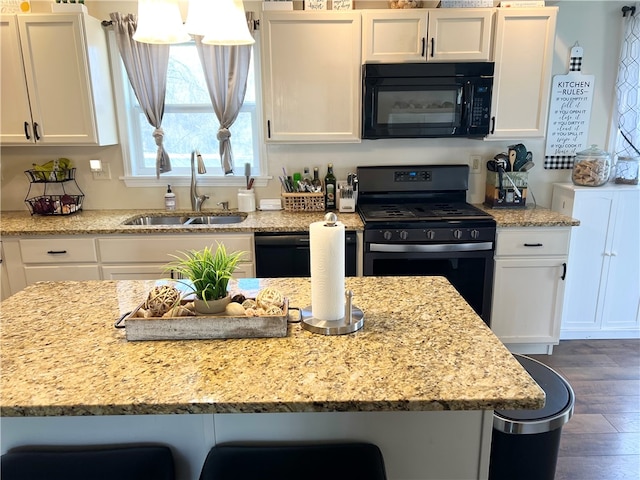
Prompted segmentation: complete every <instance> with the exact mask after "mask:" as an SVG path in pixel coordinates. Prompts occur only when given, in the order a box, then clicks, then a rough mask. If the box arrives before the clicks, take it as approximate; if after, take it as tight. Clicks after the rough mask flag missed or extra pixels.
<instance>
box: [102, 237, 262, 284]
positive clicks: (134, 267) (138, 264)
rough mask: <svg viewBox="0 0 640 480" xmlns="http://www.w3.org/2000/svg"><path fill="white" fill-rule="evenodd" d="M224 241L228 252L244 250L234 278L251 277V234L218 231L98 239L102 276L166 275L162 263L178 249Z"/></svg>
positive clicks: (145, 277)
mask: <svg viewBox="0 0 640 480" xmlns="http://www.w3.org/2000/svg"><path fill="white" fill-rule="evenodd" d="M216 242H218V243H220V244H223V245H224V246H225V248H226V250H227V251H228V252H235V251H244V252H246V253H245V255H244V256H243V257H242V262H240V263H239V264H238V268H237V269H236V272H235V274H234V276H235V277H237V278H242V277H254V276H255V263H254V260H253V251H254V247H253V234H238V233H220V234H215V235H184V234H177V235H153V236H150V235H145V236H138V235H126V236H114V237H102V238H99V239H98V248H99V250H100V260H101V270H102V277H103V278H104V279H105V280H154V279H160V278H169V277H170V276H171V272H170V271H167V270H165V265H166V264H167V263H169V262H171V261H172V260H175V259H174V258H173V257H172V256H171V255H177V256H180V253H179V252H186V251H188V250H202V249H203V248H204V247H212V248H214V249H215V248H216Z"/></svg>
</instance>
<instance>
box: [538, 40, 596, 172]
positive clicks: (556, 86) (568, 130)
mask: <svg viewBox="0 0 640 480" xmlns="http://www.w3.org/2000/svg"><path fill="white" fill-rule="evenodd" d="M581 66H582V47H580V46H577V45H576V46H574V47H573V48H572V49H571V57H570V64H569V69H570V71H569V73H567V74H566V75H556V76H554V77H553V83H552V85H551V103H550V106H549V120H548V123H547V136H546V139H547V144H546V148H545V152H544V155H545V161H544V168H547V169H560V168H572V167H573V159H574V158H575V155H576V152H579V151H581V150H584V149H585V148H586V147H587V145H588V143H587V141H588V135H589V120H590V118H591V104H592V103H593V89H594V86H595V77H594V76H593V75H583V74H582V73H581V72H580V68H581Z"/></svg>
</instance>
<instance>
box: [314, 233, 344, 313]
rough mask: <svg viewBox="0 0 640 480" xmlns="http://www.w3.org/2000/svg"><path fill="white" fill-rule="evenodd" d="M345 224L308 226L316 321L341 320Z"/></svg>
mask: <svg viewBox="0 0 640 480" xmlns="http://www.w3.org/2000/svg"><path fill="white" fill-rule="evenodd" d="M344 235H345V234H344V224H343V223H341V222H336V223H335V224H333V225H331V224H329V223H327V222H326V221H322V222H313V223H312V224H311V225H309V249H310V251H311V253H310V257H311V313H312V314H313V317H314V318H317V319H319V320H328V321H332V320H340V319H341V318H342V317H344V261H345V253H344V242H345V236H344Z"/></svg>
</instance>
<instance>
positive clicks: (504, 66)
mask: <svg viewBox="0 0 640 480" xmlns="http://www.w3.org/2000/svg"><path fill="white" fill-rule="evenodd" d="M497 10H498V12H497V14H496V31H495V39H494V62H495V74H494V84H493V97H492V105H491V116H492V126H491V131H490V134H489V136H488V137H487V139H491V140H500V139H512V138H515V139H522V138H528V137H544V135H545V127H546V122H547V112H548V109H549V90H550V88H551V67H552V63H553V44H554V39H555V32H556V16H557V14H558V7H543V8H498V9H497Z"/></svg>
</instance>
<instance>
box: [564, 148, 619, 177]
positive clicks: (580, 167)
mask: <svg viewBox="0 0 640 480" xmlns="http://www.w3.org/2000/svg"><path fill="white" fill-rule="evenodd" d="M610 173H611V156H610V155H609V154H608V153H607V152H605V151H603V150H600V149H599V148H598V146H597V145H591V147H590V148H587V149H586V150H583V151H581V152H577V153H576V158H575V160H574V161H573V171H572V172H571V180H572V181H573V183H575V184H576V185H583V186H587V187H599V186H600V185H604V184H605V183H607V181H608V180H609V175H610Z"/></svg>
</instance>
